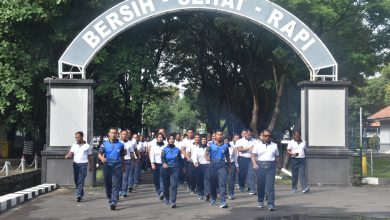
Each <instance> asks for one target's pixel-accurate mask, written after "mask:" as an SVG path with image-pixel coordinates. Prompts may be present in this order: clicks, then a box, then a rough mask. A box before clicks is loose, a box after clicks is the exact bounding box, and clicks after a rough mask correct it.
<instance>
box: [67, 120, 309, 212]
mask: <svg viewBox="0 0 390 220" xmlns="http://www.w3.org/2000/svg"><path fill="white" fill-rule="evenodd" d="M293 134H294V136H293V137H294V138H293V140H291V141H290V143H289V144H288V147H287V153H288V154H289V155H290V157H291V158H290V161H291V170H292V192H293V193H297V185H298V179H299V181H300V183H301V187H302V193H308V192H309V191H310V188H308V186H307V183H306V177H305V151H306V144H305V142H304V141H303V140H302V139H301V134H300V132H299V131H294V133H293ZM83 136H84V135H83V132H81V131H80V132H77V133H76V135H75V138H76V143H75V144H74V145H72V147H71V149H70V151H69V153H68V154H67V155H65V159H69V158H72V157H73V171H74V181H75V185H76V201H77V202H80V201H81V200H82V198H83V196H84V190H83V187H84V179H85V177H86V175H87V167H88V163H89V164H90V166H89V169H90V170H91V169H92V163H91V162H92V159H91V157H92V147H91V146H90V145H89V144H88V143H86V142H85V141H84V140H83ZM98 158H99V160H100V161H101V163H102V164H103V175H104V184H105V189H106V196H107V198H108V202H109V206H110V208H111V210H115V209H116V206H117V202H118V200H119V198H120V197H127V196H128V193H130V192H132V191H133V189H134V187H137V186H138V185H139V184H140V182H141V175H142V170H143V168H142V167H143V164H146V165H147V167H150V168H151V169H152V170H153V182H154V188H155V193H156V197H157V199H159V200H162V201H163V203H164V205H166V206H170V207H171V208H176V207H177V205H176V198H177V189H178V186H179V185H182V186H187V187H188V191H189V192H190V193H191V194H195V195H197V197H198V199H199V200H205V201H207V202H209V203H210V205H211V206H214V205H216V204H217V197H218V196H219V207H220V208H227V207H228V204H227V199H230V200H233V199H235V186H236V183H238V189H239V191H240V192H241V193H245V192H246V191H247V192H249V194H250V195H256V194H257V202H258V207H259V208H263V207H264V202H265V201H266V202H267V207H268V210H269V211H273V210H275V188H274V185H275V174H276V170H277V169H280V168H281V165H280V159H279V151H278V146H277V144H276V143H274V142H272V141H271V132H270V131H269V130H267V129H265V130H263V131H262V132H261V133H260V134H259V136H258V137H257V138H256V137H255V136H253V134H252V131H251V130H250V129H245V130H243V131H242V133H241V134H235V135H234V136H233V137H232V138H231V139H229V138H228V137H226V136H225V133H224V132H223V131H219V130H217V131H215V132H214V133H213V134H212V135H200V134H197V133H194V131H193V130H191V129H189V130H188V131H187V132H186V134H184V135H182V134H181V133H172V134H168V135H166V134H165V129H159V131H158V132H157V135H155V137H154V138H153V139H152V140H150V141H145V140H144V138H143V137H142V136H139V135H138V134H131V131H129V130H120V131H119V130H118V129H117V128H114V127H112V128H110V129H109V130H108V134H107V138H106V140H105V141H103V142H102V144H101V145H100V147H99V153H98Z"/></svg>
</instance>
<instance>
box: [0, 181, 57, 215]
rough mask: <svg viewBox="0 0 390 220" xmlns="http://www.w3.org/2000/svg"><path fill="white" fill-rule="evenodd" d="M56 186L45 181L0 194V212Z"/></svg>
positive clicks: (49, 190)
mask: <svg viewBox="0 0 390 220" xmlns="http://www.w3.org/2000/svg"><path fill="white" fill-rule="evenodd" d="M57 188H58V186H57V184H50V183H45V184H41V185H38V186H34V187H31V188H28V189H24V190H21V191H18V192H14V193H10V194H7V195H4V196H0V213H3V212H5V211H7V210H9V209H11V208H13V207H15V206H18V205H20V204H22V203H24V202H27V201H28V200H31V199H33V198H35V197H37V196H39V195H42V194H46V193H49V192H51V191H54V190H56V189H57Z"/></svg>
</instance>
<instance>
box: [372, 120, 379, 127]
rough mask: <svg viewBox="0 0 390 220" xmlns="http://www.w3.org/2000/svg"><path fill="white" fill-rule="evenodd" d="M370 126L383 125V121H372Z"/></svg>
mask: <svg viewBox="0 0 390 220" xmlns="http://www.w3.org/2000/svg"><path fill="white" fill-rule="evenodd" d="M370 126H371V127H380V126H381V122H379V121H373V122H371V123H370Z"/></svg>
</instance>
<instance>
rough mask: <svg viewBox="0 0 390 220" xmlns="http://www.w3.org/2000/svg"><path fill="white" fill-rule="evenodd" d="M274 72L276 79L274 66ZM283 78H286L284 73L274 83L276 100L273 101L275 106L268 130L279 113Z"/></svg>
mask: <svg viewBox="0 0 390 220" xmlns="http://www.w3.org/2000/svg"><path fill="white" fill-rule="evenodd" d="M274 74H275V79H277V77H276V69H275V68H274ZM285 80H286V75H285V74H283V75H282V76H281V77H280V82H277V81H275V83H276V101H275V108H274V112H273V113H272V118H271V121H270V123H269V124H268V130H270V131H272V130H273V129H274V128H275V125H276V120H277V119H278V116H279V113H280V103H281V100H282V95H283V91H284V82H285Z"/></svg>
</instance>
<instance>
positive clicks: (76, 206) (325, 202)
mask: <svg viewBox="0 0 390 220" xmlns="http://www.w3.org/2000/svg"><path fill="white" fill-rule="evenodd" d="M228 204H229V208H228V209H220V208H219V207H218V206H212V207H211V206H209V204H208V203H206V202H204V201H200V200H198V199H197V198H196V197H195V196H194V195H191V194H189V193H188V192H187V191H186V190H185V189H184V188H180V189H179V193H178V199H177V205H178V208H177V209H171V208H170V207H167V206H164V205H163V204H162V203H161V202H160V201H159V200H157V199H156V197H155V195H154V192H153V187H152V185H150V184H147V185H141V186H140V187H138V188H137V189H136V190H135V192H133V193H131V194H130V197H128V198H126V199H121V200H120V201H119V203H118V207H117V210H115V211H111V210H110V209H109V207H108V203H107V200H106V198H105V195H104V189H102V188H96V189H89V190H87V192H86V196H85V200H83V201H82V202H80V203H76V202H75V200H74V196H73V190H67V189H59V190H57V191H55V192H53V193H50V194H47V195H43V196H41V197H39V198H37V199H34V200H32V201H30V202H28V203H25V204H24V205H22V206H19V207H17V208H15V209H13V210H11V211H8V212H6V213H4V214H3V215H0V219H7V220H19V219H67V220H68V219H136V220H138V219H156V220H157V219H159V220H160V219H169V220H181V219H221V220H227V219H239V220H244V219H256V220H261V219H321V220H323V219H376V218H379V219H390V187H370V186H364V187H313V188H312V192H311V193H310V194H301V193H299V194H292V193H291V192H290V187H289V186H286V185H278V186H277V187H276V211H274V212H269V211H267V210H266V209H264V208H263V209H259V208H257V196H250V195H249V194H248V193H237V194H236V199H235V200H233V201H228ZM283 216H284V217H283ZM360 216H363V217H373V218H360Z"/></svg>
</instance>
